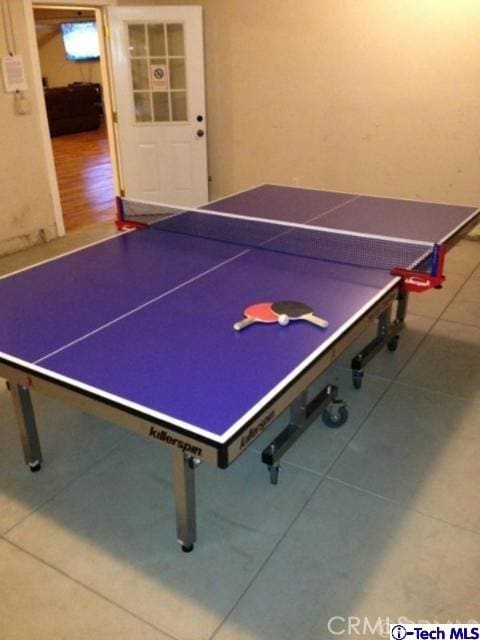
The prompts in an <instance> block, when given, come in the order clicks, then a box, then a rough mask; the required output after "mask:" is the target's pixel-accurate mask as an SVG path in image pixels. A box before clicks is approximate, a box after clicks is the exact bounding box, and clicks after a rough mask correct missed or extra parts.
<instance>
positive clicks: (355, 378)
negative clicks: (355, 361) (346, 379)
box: [352, 370, 363, 389]
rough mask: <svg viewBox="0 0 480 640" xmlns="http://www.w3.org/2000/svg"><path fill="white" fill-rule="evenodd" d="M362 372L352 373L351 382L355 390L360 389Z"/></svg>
mask: <svg viewBox="0 0 480 640" xmlns="http://www.w3.org/2000/svg"><path fill="white" fill-rule="evenodd" d="M362 381H363V371H356V370H354V371H352V382H353V386H354V388H355V389H361V388H362Z"/></svg>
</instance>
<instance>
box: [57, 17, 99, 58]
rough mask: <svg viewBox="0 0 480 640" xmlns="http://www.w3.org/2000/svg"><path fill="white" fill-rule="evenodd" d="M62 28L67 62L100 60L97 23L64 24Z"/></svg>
mask: <svg viewBox="0 0 480 640" xmlns="http://www.w3.org/2000/svg"><path fill="white" fill-rule="evenodd" d="M61 27H62V37H63V44H64V46H65V52H66V54H67V60H74V61H76V62H82V61H84V60H98V59H99V58H100V49H99V45H98V33H97V25H96V23H95V22H64V23H63V24H62V25H61Z"/></svg>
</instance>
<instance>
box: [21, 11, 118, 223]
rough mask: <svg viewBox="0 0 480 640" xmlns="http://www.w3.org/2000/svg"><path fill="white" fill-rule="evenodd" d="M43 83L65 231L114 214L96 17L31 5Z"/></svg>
mask: <svg viewBox="0 0 480 640" xmlns="http://www.w3.org/2000/svg"><path fill="white" fill-rule="evenodd" d="M33 13H34V21H35V32H36V39H37V47H38V54H39V59H40V68H41V74H42V84H43V91H44V98H45V106H46V111H47V118H48V125H49V130H50V139H51V144H52V151H53V156H54V162H55V170H56V175H57V182H58V189H59V193H60V201H61V206H62V213H63V220H64V225H65V230H66V231H67V233H68V232H70V231H74V230H76V229H79V228H81V227H85V226H87V225H91V224H95V223H98V222H104V221H111V220H113V219H114V216H115V185H114V176H113V164H112V158H111V154H110V147H109V142H108V134H107V125H106V118H105V114H106V109H105V100H104V95H105V91H106V90H108V87H104V82H103V77H102V76H103V74H102V71H101V65H100V55H101V54H100V51H101V48H100V47H99V39H100V37H101V34H100V33H98V30H97V26H98V24H97V23H98V21H97V16H96V12H95V10H94V9H93V8H92V9H66V8H62V7H55V6H49V5H43V4H42V5H35V6H34V7H33Z"/></svg>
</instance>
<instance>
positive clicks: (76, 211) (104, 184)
mask: <svg viewBox="0 0 480 640" xmlns="http://www.w3.org/2000/svg"><path fill="white" fill-rule="evenodd" d="M52 147H53V155H54V158H55V167H56V170H57V179H58V187H59V190H60V200H61V202H62V209H63V219H64V222H65V229H66V230H67V231H72V230H73V229H78V228H80V227H84V226H86V225H89V224H93V223H95V222H101V221H104V220H113V219H114V216H115V194H114V188H113V179H112V166H111V161H110V155H109V150H108V141H107V135H106V131H105V128H104V127H100V129H97V130H96V131H85V132H83V133H74V134H71V135H67V136H58V137H56V138H52Z"/></svg>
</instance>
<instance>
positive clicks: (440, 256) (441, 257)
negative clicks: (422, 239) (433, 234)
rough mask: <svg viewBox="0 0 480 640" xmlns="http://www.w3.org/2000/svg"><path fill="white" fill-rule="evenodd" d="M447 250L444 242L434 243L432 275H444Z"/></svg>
mask: <svg viewBox="0 0 480 640" xmlns="http://www.w3.org/2000/svg"><path fill="white" fill-rule="evenodd" d="M446 250H447V247H446V246H445V245H444V244H435V245H434V247H433V256H432V276H435V277H439V276H442V274H443V265H444V263H445V253H446Z"/></svg>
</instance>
